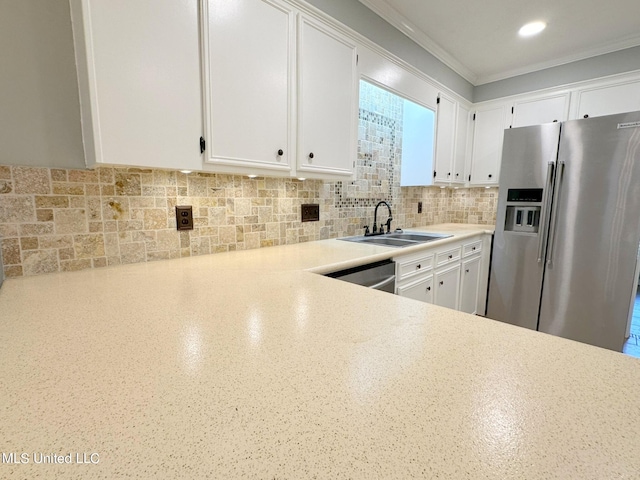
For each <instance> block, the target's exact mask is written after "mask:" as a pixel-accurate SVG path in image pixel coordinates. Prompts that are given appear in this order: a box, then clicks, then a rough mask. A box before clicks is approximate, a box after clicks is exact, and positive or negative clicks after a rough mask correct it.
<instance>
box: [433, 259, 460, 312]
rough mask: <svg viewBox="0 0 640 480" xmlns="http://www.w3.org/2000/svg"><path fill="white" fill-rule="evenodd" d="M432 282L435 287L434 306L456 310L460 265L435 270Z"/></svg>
mask: <svg viewBox="0 0 640 480" xmlns="http://www.w3.org/2000/svg"><path fill="white" fill-rule="evenodd" d="M433 280H434V285H435V297H434V302H435V304H436V305H440V306H442V307H447V308H452V309H454V310H457V309H458V292H459V286H460V263H457V264H456V265H454V266H452V267H447V268H442V269H440V270H436V272H435V274H434V276H433Z"/></svg>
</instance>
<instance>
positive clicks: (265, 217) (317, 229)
mask: <svg viewBox="0 0 640 480" xmlns="http://www.w3.org/2000/svg"><path fill="white" fill-rule="evenodd" d="M345 184H346V185H345ZM349 184H350V182H323V181H321V180H305V181H300V180H296V179H283V178H255V179H250V178H248V177H244V176H238V175H219V174H203V173H192V174H189V175H187V174H183V173H180V172H175V171H165V170H152V169H149V170H146V169H133V168H105V167H102V168H98V169H96V170H63V169H47V168H32V167H19V166H0V242H1V247H2V257H3V261H4V273H5V276H6V277H18V276H22V275H38V274H43V273H50V272H57V271H70V270H81V269H86V268H97V267H105V266H108V265H118V264H125V263H137V262H146V261H152V260H161V259H169V258H178V257H185V256H193V255H205V254H210V253H218V252H226V251H231V250H244V249H251V248H259V247H268V246H273V245H283V244H291V243H298V242H306V241H311V240H320V239H326V238H335V237H341V236H347V235H356V234H359V233H360V232H361V231H362V230H361V227H362V226H363V225H365V224H370V223H371V222H372V220H373V218H372V217H373V208H371V206H370V205H369V202H366V205H360V202H357V201H356V202H353V203H351V202H349V203H345V202H344V201H343V200H344V199H343V197H342V192H343V191H344V190H345V186H348V185H349ZM396 191H399V194H398V195H395V197H396V198H394V199H393V203H392V207H393V214H394V222H393V226H401V227H404V228H408V227H415V226H420V225H430V224H434V223H446V222H456V223H481V224H493V223H495V211H496V202H497V189H496V188H492V189H485V188H471V189H462V188H461V189H457V190H454V189H448V188H447V189H441V188H438V187H409V188H404V187H403V188H399V187H398V188H397V190H396ZM419 201H422V202H423V213H421V214H418V213H417V211H418V202H419ZM303 203H319V204H320V221H319V222H305V223H302V222H301V221H300V205H301V204H303ZM176 205H192V206H193V214H194V230H192V231H182V232H178V231H177V230H176V220H175V206H176ZM384 215H386V211H385V212H384V213H383V216H384ZM384 218H385V219H386V217H384Z"/></svg>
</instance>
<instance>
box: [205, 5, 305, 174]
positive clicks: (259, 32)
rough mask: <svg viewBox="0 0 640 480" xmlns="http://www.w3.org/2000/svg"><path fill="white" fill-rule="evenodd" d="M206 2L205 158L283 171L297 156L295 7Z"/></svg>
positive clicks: (224, 164)
mask: <svg viewBox="0 0 640 480" xmlns="http://www.w3.org/2000/svg"><path fill="white" fill-rule="evenodd" d="M205 3H206V5H205V11H204V12H203V17H204V18H203V70H204V97H205V131H206V135H205V138H206V140H207V145H206V162H209V163H211V164H213V165H216V166H218V167H221V169H222V170H228V171H234V170H235V169H234V168H232V167H236V168H237V167H241V168H247V167H253V168H256V169H258V171H259V172H260V173H263V172H264V171H267V172H269V171H272V172H273V173H272V174H274V175H277V174H278V173H277V172H278V171H280V172H284V174H287V175H288V174H289V172H290V171H291V159H293V158H295V152H294V142H293V128H292V125H293V114H294V103H293V102H294V92H295V89H294V86H295V19H296V16H295V12H294V11H293V9H292V8H291V6H289V5H288V4H285V3H281V2H278V1H277V0H234V1H233V2H227V1H220V0H209V1H207V2H205ZM225 167H226V168H225ZM238 171H241V170H238ZM280 174H283V173H280Z"/></svg>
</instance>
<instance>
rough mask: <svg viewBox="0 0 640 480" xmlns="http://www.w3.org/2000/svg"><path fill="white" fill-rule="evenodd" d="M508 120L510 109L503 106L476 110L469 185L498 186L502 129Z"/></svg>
mask: <svg viewBox="0 0 640 480" xmlns="http://www.w3.org/2000/svg"><path fill="white" fill-rule="evenodd" d="M510 119H511V111H510V107H507V105H504V104H503V105H497V106H496V105H494V106H485V107H482V108H479V109H478V110H476V112H475V119H474V133H473V153H472V158H471V177H470V181H469V183H470V184H472V185H497V184H498V175H499V173H500V161H501V158H502V140H503V137H504V129H505V128H509V124H508V121H509V120H510Z"/></svg>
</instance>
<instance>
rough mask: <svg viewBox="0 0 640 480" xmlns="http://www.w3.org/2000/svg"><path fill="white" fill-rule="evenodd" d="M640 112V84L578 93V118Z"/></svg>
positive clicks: (635, 83) (631, 83)
mask: <svg viewBox="0 0 640 480" xmlns="http://www.w3.org/2000/svg"><path fill="white" fill-rule="evenodd" d="M636 110H640V82H630V83H624V84H620V85H613V86H609V87H599V88H593V89H590V90H582V91H581V92H578V118H585V117H599V116H602V115H613V114H615V113H625V112H634V111H636Z"/></svg>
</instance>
